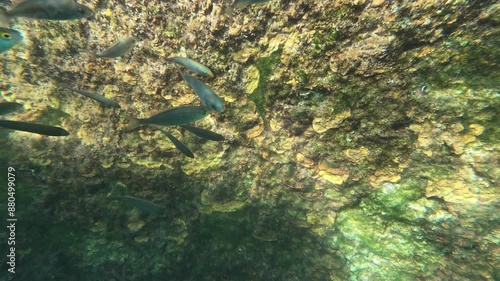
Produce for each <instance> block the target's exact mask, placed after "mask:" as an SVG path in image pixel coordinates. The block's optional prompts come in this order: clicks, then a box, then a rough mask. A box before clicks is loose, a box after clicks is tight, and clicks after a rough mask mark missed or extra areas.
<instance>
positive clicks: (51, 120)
mask: <svg viewBox="0 0 500 281" xmlns="http://www.w3.org/2000/svg"><path fill="white" fill-rule="evenodd" d="M68 118H71V116H70V115H69V114H68V113H66V112H64V111H62V110H60V109H56V108H53V107H47V108H46V109H44V110H43V112H42V114H41V116H40V117H39V118H38V120H37V121H36V122H39V123H43V124H50V125H53V126H54V125H60V124H61V123H62V122H63V120H66V119H68Z"/></svg>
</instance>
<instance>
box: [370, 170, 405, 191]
mask: <svg viewBox="0 0 500 281" xmlns="http://www.w3.org/2000/svg"><path fill="white" fill-rule="evenodd" d="M400 179H401V175H400V174H399V173H396V172H392V171H384V170H379V171H376V172H375V175H372V176H370V185H371V186H372V187H379V186H380V185H381V184H382V183H384V182H392V183H395V182H398V181H399V180H400Z"/></svg>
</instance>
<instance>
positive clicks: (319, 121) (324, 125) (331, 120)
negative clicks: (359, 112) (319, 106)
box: [312, 110, 351, 134]
mask: <svg viewBox="0 0 500 281" xmlns="http://www.w3.org/2000/svg"><path fill="white" fill-rule="evenodd" d="M350 116H351V110H346V111H344V112H342V113H339V114H335V115H333V116H331V117H315V118H314V120H313V122H312V127H313V129H314V131H315V132H316V133H318V134H321V133H324V132H326V131H328V130H329V129H333V128H338V127H339V126H340V124H342V122H344V120H345V119H347V118H349V117H350Z"/></svg>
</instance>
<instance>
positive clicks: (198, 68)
mask: <svg viewBox="0 0 500 281" xmlns="http://www.w3.org/2000/svg"><path fill="white" fill-rule="evenodd" d="M167 61H171V62H175V63H177V64H179V65H182V66H184V67H185V68H187V69H189V70H191V71H193V72H195V73H198V74H200V75H205V76H213V73H212V71H211V70H210V69H209V68H208V67H206V66H204V65H202V64H201V63H199V62H196V61H194V60H192V59H188V58H182V57H172V58H167Z"/></svg>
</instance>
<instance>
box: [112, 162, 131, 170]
mask: <svg viewBox="0 0 500 281" xmlns="http://www.w3.org/2000/svg"><path fill="white" fill-rule="evenodd" d="M131 165H132V164H131V163H129V162H120V163H118V164H116V166H117V167H118V168H120V169H128V168H130V166H131Z"/></svg>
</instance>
